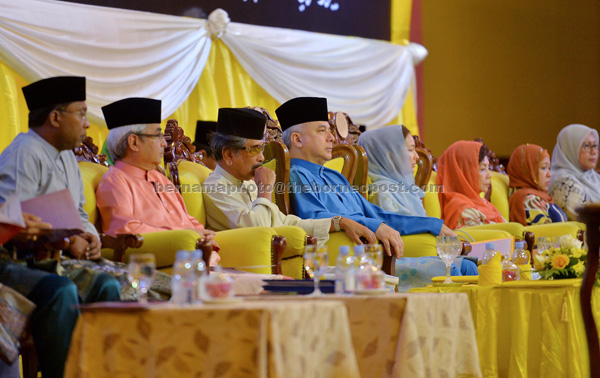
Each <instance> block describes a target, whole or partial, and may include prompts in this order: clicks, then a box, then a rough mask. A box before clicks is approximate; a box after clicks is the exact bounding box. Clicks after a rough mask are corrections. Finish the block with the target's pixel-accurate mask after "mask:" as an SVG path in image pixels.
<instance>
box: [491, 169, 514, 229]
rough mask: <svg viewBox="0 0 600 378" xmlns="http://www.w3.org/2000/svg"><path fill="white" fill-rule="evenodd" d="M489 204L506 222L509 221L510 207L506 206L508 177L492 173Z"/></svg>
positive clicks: (503, 174)
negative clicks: (494, 207)
mask: <svg viewBox="0 0 600 378" xmlns="http://www.w3.org/2000/svg"><path fill="white" fill-rule="evenodd" d="M490 182H491V190H490V198H489V200H490V202H491V203H492V205H494V206H496V209H498V211H499V212H500V214H502V216H503V217H504V219H506V220H507V221H508V220H509V219H510V206H509V204H508V182H509V179H508V175H507V174H505V173H499V172H496V171H492V178H491V180H490Z"/></svg>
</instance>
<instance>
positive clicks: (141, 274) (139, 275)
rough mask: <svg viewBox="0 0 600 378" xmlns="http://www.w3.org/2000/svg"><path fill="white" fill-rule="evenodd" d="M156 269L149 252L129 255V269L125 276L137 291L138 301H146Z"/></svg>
mask: <svg viewBox="0 0 600 378" xmlns="http://www.w3.org/2000/svg"><path fill="white" fill-rule="evenodd" d="M155 271H156V261H155V258H154V255H153V254H151V253H138V254H134V255H131V256H130V257H129V271H128V274H127V278H128V279H129V282H131V286H133V288H134V289H135V290H136V291H137V293H138V296H139V301H140V303H146V302H147V301H148V289H150V286H151V285H152V278H153V277H154V272H155Z"/></svg>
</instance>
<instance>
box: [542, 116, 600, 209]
mask: <svg viewBox="0 0 600 378" xmlns="http://www.w3.org/2000/svg"><path fill="white" fill-rule="evenodd" d="M590 133H592V134H594V138H596V143H598V131H596V130H594V129H592V128H590V127H587V126H584V125H569V126H567V127H565V128H564V129H562V130H561V131H560V133H559V134H558V138H557V140H556V146H555V147H554V151H553V152H552V167H551V170H552V179H551V183H552V182H554V181H557V180H560V179H564V178H566V177H569V178H571V179H573V180H575V181H576V182H578V183H579V184H581V186H582V187H583V190H584V191H585V193H586V194H587V196H588V197H589V198H590V199H591V201H592V202H600V174H599V173H598V172H596V171H595V170H593V169H590V170H588V171H584V170H583V168H582V167H581V164H579V150H580V149H581V146H582V145H583V141H584V140H585V138H587V137H588V135H590Z"/></svg>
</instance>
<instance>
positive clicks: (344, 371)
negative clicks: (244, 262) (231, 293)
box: [65, 301, 359, 378]
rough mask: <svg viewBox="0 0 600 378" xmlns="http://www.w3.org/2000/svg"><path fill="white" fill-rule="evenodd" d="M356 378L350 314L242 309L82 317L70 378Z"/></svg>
mask: <svg viewBox="0 0 600 378" xmlns="http://www.w3.org/2000/svg"><path fill="white" fill-rule="evenodd" d="M200 376H202V377H267V376H268V377H358V376H359V371H358V365H357V363H356V358H355V354H354V350H353V348H352V342H351V336H350V329H349V326H348V316H347V310H346V307H345V306H344V305H343V304H342V303H340V302H334V301H319V302H307V301H290V302H286V303H285V305H283V303H276V302H242V303H236V304H228V305H224V304H221V305H198V306H191V307H175V306H172V305H153V306H150V307H149V309H144V310H132V309H110V308H94V309H89V310H84V311H83V312H82V314H81V317H80V319H79V321H78V323H77V326H76V328H75V331H74V333H73V338H72V341H71V350H70V353H69V358H68V361H67V365H66V370H65V377H144V378H149V377H200Z"/></svg>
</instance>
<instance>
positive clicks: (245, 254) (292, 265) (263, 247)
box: [170, 159, 306, 278]
mask: <svg viewBox="0 0 600 378" xmlns="http://www.w3.org/2000/svg"><path fill="white" fill-rule="evenodd" d="M170 171H171V175H172V174H173V172H174V171H173V170H172V169H171V170H170ZM177 172H178V176H179V184H180V191H181V196H182V197H183V200H184V202H185V205H186V208H187V210H188V213H189V214H190V215H191V216H193V217H194V218H196V219H197V220H198V221H199V222H200V223H202V224H206V209H205V207H204V199H203V197H202V184H203V183H204V180H206V178H207V177H208V175H209V174H210V172H211V170H210V169H208V168H206V167H205V166H203V165H201V164H198V163H193V162H191V161H187V160H184V159H181V160H179V161H178V162H177ZM296 229H298V230H299V231H298V230H296ZM292 230H294V231H295V233H296V234H302V236H301V238H302V240H304V238H305V235H306V234H305V233H304V231H303V230H302V229H300V228H299V227H289V233H290V234H292V232H293V231H292ZM283 231H284V232H285V231H287V228H284V229H283ZM278 236H284V237H285V235H283V233H279V232H278V229H277V228H271V227H247V228H238V229H232V230H225V231H219V232H217V233H216V235H215V240H216V241H217V243H218V244H219V246H221V251H220V255H221V265H223V266H224V267H238V268H239V269H241V270H247V271H250V272H253V273H264V274H270V273H278V272H277V266H278V264H281V266H280V267H281V272H280V273H282V274H284V275H287V276H289V277H293V278H301V277H302V274H303V272H304V270H303V269H302V266H303V261H300V262H299V263H297V262H295V261H290V262H288V260H291V259H289V257H290V256H289V254H288V255H286V249H287V248H286V249H284V250H283V251H281V252H279V251H277V250H276V245H274V244H273V243H274V242H277V240H274V238H276V237H278ZM292 239H294V238H290V240H289V241H288V238H287V237H285V240H286V242H287V243H288V244H289V243H296V241H295V240H293V241H292ZM302 250H303V247H302ZM279 253H282V255H281V256H278V254H279ZM280 258H286V259H285V260H284V261H280V260H279V259H280ZM244 267H260V268H244Z"/></svg>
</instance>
